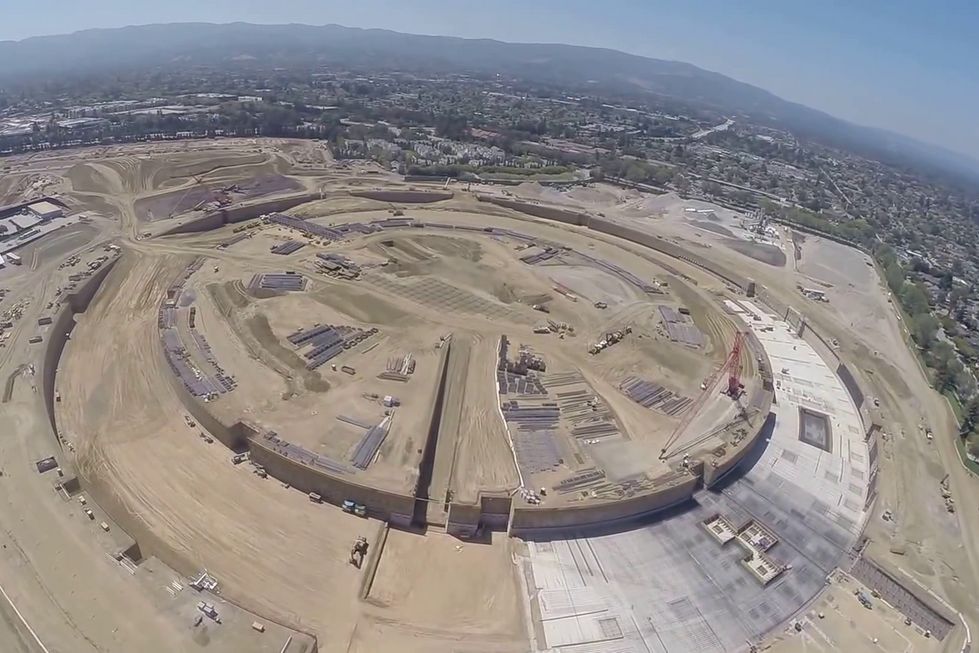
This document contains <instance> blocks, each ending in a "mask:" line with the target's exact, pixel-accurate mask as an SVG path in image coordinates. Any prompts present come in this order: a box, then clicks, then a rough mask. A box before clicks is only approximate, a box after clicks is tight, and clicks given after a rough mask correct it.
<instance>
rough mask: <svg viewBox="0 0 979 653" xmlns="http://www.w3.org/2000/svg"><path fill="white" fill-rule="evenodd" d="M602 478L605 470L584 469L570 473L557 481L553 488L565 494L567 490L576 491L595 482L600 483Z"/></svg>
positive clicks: (603, 478)
mask: <svg viewBox="0 0 979 653" xmlns="http://www.w3.org/2000/svg"><path fill="white" fill-rule="evenodd" d="M604 480H605V470H602V469H586V470H583V471H580V472H577V473H575V474H572V475H571V476H569V477H567V478H566V479H564V480H562V481H558V482H557V483H555V484H554V489H555V490H557V491H558V492H559V493H561V494H566V493H568V492H576V491H578V490H581V489H584V488H586V487H588V486H590V485H595V484H596V483H601V482H602V481H604Z"/></svg>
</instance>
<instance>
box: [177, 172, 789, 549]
mask: <svg viewBox="0 0 979 653" xmlns="http://www.w3.org/2000/svg"><path fill="white" fill-rule="evenodd" d="M350 195H353V196H357V197H363V198H366V199H372V200H377V201H386V202H402V203H419V202H437V201H442V200H446V199H450V198H451V197H452V196H453V194H452V193H437V192H427V191H354V192H351V193H350ZM318 198H319V195H318V194H313V193H307V194H303V195H300V196H291V197H287V198H279V199H276V200H267V201H264V202H260V203H256V204H249V205H245V206H239V207H235V208H233V209H226V210H222V211H218V212H215V213H212V214H208V215H206V216H204V217H203V218H200V219H198V220H195V221H191V222H189V223H186V224H184V225H180V226H179V227H176V228H175V229H173V230H170V231H169V232H167V233H168V234H176V233H188V232H196V231H206V230H209V229H214V228H218V227H221V226H223V225H225V224H229V223H232V222H240V221H243V220H247V219H250V218H253V217H257V216H258V215H261V214H263V213H269V212H274V211H284V210H287V209H289V208H292V207H294V206H297V205H299V204H302V203H305V202H309V201H312V200H315V199H318ZM477 198H478V199H479V200H480V201H483V202H487V203H490V204H494V205H497V206H500V207H503V208H507V209H512V210H515V211H519V212H521V213H526V214H528V215H532V216H535V217H539V218H543V219H546V220H552V221H557V222H562V223H564V224H571V225H575V226H583V227H587V228H589V229H593V230H595V231H597V232H599V233H604V234H608V235H610V236H614V237H617V238H622V239H624V240H627V241H629V242H632V243H635V244H638V245H641V246H643V247H646V248H649V249H653V250H655V251H658V252H661V253H663V254H665V255H667V256H670V257H672V258H678V259H680V260H683V261H686V262H688V263H690V264H692V265H694V266H696V267H698V268H701V269H703V270H706V271H707V272H710V273H712V274H714V275H715V276H717V277H719V278H720V279H722V280H723V281H725V282H727V283H729V284H731V285H733V286H735V287H737V288H740V289H742V290H747V289H748V287H749V283H750V281H749V280H748V279H747V278H746V277H742V276H740V275H738V274H736V273H734V272H732V271H730V270H728V269H726V268H724V267H723V266H719V265H717V264H716V263H714V262H713V261H710V260H707V259H704V258H702V257H700V256H697V255H696V254H693V253H692V252H689V251H687V250H685V249H683V248H682V247H679V246H677V245H674V244H673V243H670V242H669V241H666V240H664V239H662V238H659V237H657V236H655V235H653V234H649V233H645V232H642V231H640V230H638V229H634V228H631V227H628V226H625V225H621V224H617V223H614V222H610V221H608V220H604V219H601V218H593V217H592V216H590V215H589V214H587V213H581V212H576V211H568V210H564V209H558V208H554V207H547V206H542V205H537V204H530V203H526V202H519V201H514V200H507V199H501V198H495V197H489V196H484V195H478V196H477ZM161 355H162V353H161ZM171 376H172V375H171ZM440 378H441V377H440ZM171 383H172V385H173V387H174V389H175V390H176V392H177V394H178V396H179V397H180V399H181V401H182V402H183V404H184V406H185V407H186V409H187V411H188V413H190V414H191V415H192V416H193V417H194V419H196V420H197V422H198V423H199V424H200V425H201V426H202V427H203V428H205V429H207V430H208V431H209V432H210V433H211V434H212V435H214V436H215V437H216V438H218V439H219V440H220V441H221V442H222V443H224V444H225V445H226V446H228V447H229V448H231V449H235V450H241V449H247V450H249V451H250V452H251V457H252V459H253V460H254V461H255V462H256V463H258V464H260V465H262V466H263V467H265V469H266V471H268V473H269V474H271V475H272V476H273V477H275V478H277V479H279V480H281V481H283V482H286V483H289V484H290V485H292V486H293V487H295V488H297V489H300V490H302V491H304V492H316V493H318V494H320V495H321V496H322V497H323V498H324V499H325V500H327V501H330V502H331V503H336V504H340V503H341V502H342V501H344V500H346V499H351V500H354V501H357V502H358V503H362V504H364V505H365V506H367V508H368V510H369V511H370V512H371V514H372V515H374V516H377V517H380V518H383V519H388V520H390V521H393V522H396V523H405V524H407V523H408V522H410V521H411V519H412V515H413V514H415V513H416V512H417V504H416V501H417V499H416V497H415V496H410V495H407V494H399V493H396V492H389V491H386V490H380V489H378V488H374V487H370V486H367V485H363V484H361V483H358V482H355V481H354V480H353V479H352V478H344V477H343V476H342V475H337V474H329V473H326V472H324V471H321V470H318V469H314V468H312V467H310V466H308V465H306V464H304V463H302V462H300V461H298V460H293V459H290V458H288V457H286V456H283V455H282V454H280V453H279V452H277V451H275V450H274V449H272V448H271V447H270V446H268V445H267V444H266V443H265V442H264V439H263V438H262V436H261V434H260V433H259V432H258V431H257V430H256V429H255V428H254V427H252V426H250V425H248V424H245V423H243V422H236V423H234V424H231V425H227V424H224V423H222V422H221V421H220V420H218V419H216V418H215V417H214V416H213V415H212V414H211V413H210V412H209V411H207V409H206V407H205V406H204V405H203V404H201V403H200V402H198V401H197V400H196V399H195V398H194V397H192V396H191V395H190V394H189V393H188V392H187V391H186V389H185V388H183V386H182V385H181V384H180V383H179V381H178V380H177V379H176V378H171ZM765 391H766V392H767V398H763V399H762V401H761V402H759V403H761V404H764V406H770V405H771V388H770V385H769V386H768V387H766V389H765ZM442 392H443V387H442V385H441V383H440V385H439V387H438V388H437V390H436V394H435V403H434V404H433V408H432V411H433V420H437V417H436V416H435V413H436V412H437V405H438V399H439V398H440V397H441V396H442ZM762 421H763V420H762ZM760 432H761V427H760V426H759V428H758V429H755V430H754V432H753V433H752V434H751V435H750V436H749V437H748V438H746V439H745V440H743V441H742V443H740V445H739V446H738V447H737V449H736V451H735V452H733V453H726V454H722V456H721V457H720V461H717V460H715V461H710V462H709V463H708V464H706V465H703V466H699V469H702V470H703V471H702V472H700V471H698V473H683V474H673V475H668V476H665V477H662V478H660V479H658V480H657V481H658V486H657V488H656V489H655V490H654V491H652V492H650V493H648V494H645V495H642V496H637V497H631V498H628V499H622V500H618V501H609V502H602V503H592V504H585V505H581V506H563V507H541V506H534V505H530V504H526V505H523V504H517V503H514V502H513V501H512V498H511V497H510V496H499V495H482V494H481V495H480V498H479V501H478V502H477V503H473V504H463V503H453V504H451V505H450V510H449V519H448V524H447V527H448V530H449V532H452V533H456V534H459V535H471V534H472V533H474V532H475V531H476V530H478V529H479V528H480V527H486V528H494V529H495V528H504V527H506V528H508V530H509V532H510V533H511V534H513V535H531V534H540V533H554V532H557V531H562V530H564V531H566V530H572V529H582V528H586V529H587V528H598V527H607V526H610V525H614V524H616V523H626V522H628V521H631V520H635V519H639V518H642V517H645V516H648V515H650V514H652V513H655V512H659V511H662V510H666V509H668V508H671V507H673V506H676V505H678V504H681V503H683V502H685V501H687V500H689V499H690V498H691V497H692V496H693V493H694V491H695V490H696V489H697V487H698V486H699V485H700V483H701V482H702V481H703V482H704V483H705V484H707V485H708V486H709V485H711V484H713V483H716V482H717V481H718V480H719V479H720V478H721V477H723V476H724V475H725V474H726V473H728V472H729V471H731V470H732V469H734V468H735V467H736V466H737V465H738V464H739V463H740V462H741V461H742V460H743V458H744V456H745V455H746V454H747V452H748V451H749V450H751V448H752V447H751V445H752V444H753V443H754V442H755V441H756V440H757V438H758V435H759V433H760ZM728 451H730V448H728ZM701 474H703V476H702V475H701ZM416 492H417V490H416ZM422 500H424V498H422Z"/></svg>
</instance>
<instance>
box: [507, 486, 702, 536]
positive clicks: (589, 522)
mask: <svg viewBox="0 0 979 653" xmlns="http://www.w3.org/2000/svg"><path fill="white" fill-rule="evenodd" d="M660 482H661V483H662V485H661V486H660V489H657V490H656V491H655V492H651V493H649V494H644V495H640V496H637V497H632V498H629V499H620V500H618V501H608V502H603V503H592V504H584V505H581V506H559V507H553V508H550V507H541V506H532V505H516V504H514V507H513V511H512V512H511V516H510V534H511V535H516V536H519V537H529V538H533V537H536V536H541V535H545V536H546V535H548V534H554V533H557V532H561V531H569V530H575V531H580V530H587V529H593V528H607V527H610V526H614V525H616V524H627V523H629V522H631V521H634V520H637V519H640V518H642V517H646V516H648V515H651V514H653V513H656V512H660V511H661V510H666V509H667V508H672V507H674V506H677V505H680V504H682V503H684V502H686V501H689V500H690V499H691V498H692V497H693V493H694V492H695V491H696V489H697V487H698V486H699V485H700V478H699V477H698V476H695V475H693V474H689V473H684V474H676V475H674V476H673V477H672V478H663V479H661V480H660Z"/></svg>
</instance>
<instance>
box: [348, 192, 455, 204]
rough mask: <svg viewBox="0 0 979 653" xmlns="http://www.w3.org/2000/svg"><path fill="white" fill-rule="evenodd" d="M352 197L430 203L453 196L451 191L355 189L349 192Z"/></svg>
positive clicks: (404, 202)
mask: <svg viewBox="0 0 979 653" xmlns="http://www.w3.org/2000/svg"><path fill="white" fill-rule="evenodd" d="M350 194H351V195H353V196H354V197H363V198H366V199H369V200H377V201H378V202H396V203H399V204H430V203H432V202H442V201H444V200H450V199H452V198H453V197H455V193H451V192H448V191H446V192H434V191H428V190H355V191H351V192H350Z"/></svg>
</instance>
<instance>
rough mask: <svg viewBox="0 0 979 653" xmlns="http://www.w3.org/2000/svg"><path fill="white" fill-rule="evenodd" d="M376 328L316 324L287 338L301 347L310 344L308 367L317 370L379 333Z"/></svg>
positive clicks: (307, 354)
mask: <svg viewBox="0 0 979 653" xmlns="http://www.w3.org/2000/svg"><path fill="white" fill-rule="evenodd" d="M377 332H378V331H377V329H376V328H371V329H367V330H363V329H355V328H353V327H346V326H334V325H332V324H321V325H316V326H314V327H312V328H310V329H305V330H300V331H297V332H295V333H293V334H291V335H289V336H287V337H286V340H288V341H289V342H291V343H292V344H293V345H295V346H296V347H299V348H303V347H306V346H309V347H310V349H309V351H307V352H306V353H305V354H303V355H304V356H305V357H306V360H307V361H308V362H307V363H306V369H308V370H315V369H316V368H318V367H320V366H322V365H324V364H325V363H327V362H329V361H330V360H332V359H333V358H336V357H337V356H338V355H339V354H340V353H342V352H343V351H344V350H346V349H350V348H351V347H353V346H354V345H357V344H359V343H361V342H363V341H364V340H366V339H367V338H369V337H371V336H373V335H375V334H376V333H377Z"/></svg>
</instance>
